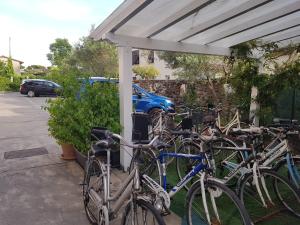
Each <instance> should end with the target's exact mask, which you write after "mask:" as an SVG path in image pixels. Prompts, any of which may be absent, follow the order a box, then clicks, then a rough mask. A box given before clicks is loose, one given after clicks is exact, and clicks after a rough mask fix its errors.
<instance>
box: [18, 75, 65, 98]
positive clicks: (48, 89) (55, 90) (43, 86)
mask: <svg viewBox="0 0 300 225" xmlns="http://www.w3.org/2000/svg"><path fill="white" fill-rule="evenodd" d="M60 90H61V86H60V85H59V84H57V83H55V82H53V81H48V80H43V79H27V80H23V81H22V84H21V85H20V93H21V94H23V95H28V96H29V97H34V96H36V97H37V96H40V95H58V94H59V92H60Z"/></svg>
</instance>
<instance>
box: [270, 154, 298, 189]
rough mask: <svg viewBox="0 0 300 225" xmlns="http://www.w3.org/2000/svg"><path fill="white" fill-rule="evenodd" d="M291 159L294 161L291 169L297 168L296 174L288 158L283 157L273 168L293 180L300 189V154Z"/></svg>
mask: <svg viewBox="0 0 300 225" xmlns="http://www.w3.org/2000/svg"><path fill="white" fill-rule="evenodd" d="M291 160H292V163H293V166H292V167H293V168H290V169H292V170H293V169H294V170H296V171H295V172H294V174H291V172H290V170H289V168H288V165H287V161H286V159H283V160H281V161H279V162H278V163H276V164H275V165H274V167H273V169H274V170H275V171H276V172H277V173H278V174H280V175H281V176H283V177H287V178H288V180H289V181H290V182H292V183H293V184H294V185H295V186H296V187H297V188H298V189H300V180H299V178H298V175H300V156H293V157H292V158H291ZM295 173H297V174H295Z"/></svg>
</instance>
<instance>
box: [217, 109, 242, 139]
mask: <svg viewBox="0 0 300 225" xmlns="http://www.w3.org/2000/svg"><path fill="white" fill-rule="evenodd" d="M216 123H217V126H218V127H219V129H220V130H221V131H222V133H225V134H228V131H229V130H230V127H232V126H233V125H235V124H237V125H238V128H241V121H240V113H239V110H236V112H235V114H234V116H233V118H232V119H231V120H230V121H229V122H228V123H227V124H226V125H224V126H222V125H221V115H220V112H218V118H217V121H216Z"/></svg>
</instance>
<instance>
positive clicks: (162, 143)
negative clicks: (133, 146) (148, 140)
mask: <svg viewBox="0 0 300 225" xmlns="http://www.w3.org/2000/svg"><path fill="white" fill-rule="evenodd" d="M155 147H156V148H157V149H159V150H160V149H164V148H171V147H172V145H170V144H167V143H165V142H163V141H158V142H157V143H156V145H155Z"/></svg>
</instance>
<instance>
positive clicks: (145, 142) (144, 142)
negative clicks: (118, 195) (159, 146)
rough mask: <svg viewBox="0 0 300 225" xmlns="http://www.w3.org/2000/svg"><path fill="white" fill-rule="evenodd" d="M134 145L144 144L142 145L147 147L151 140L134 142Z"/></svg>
mask: <svg viewBox="0 0 300 225" xmlns="http://www.w3.org/2000/svg"><path fill="white" fill-rule="evenodd" d="M133 143H134V144H142V145H146V144H149V143H150V141H149V140H133Z"/></svg>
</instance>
